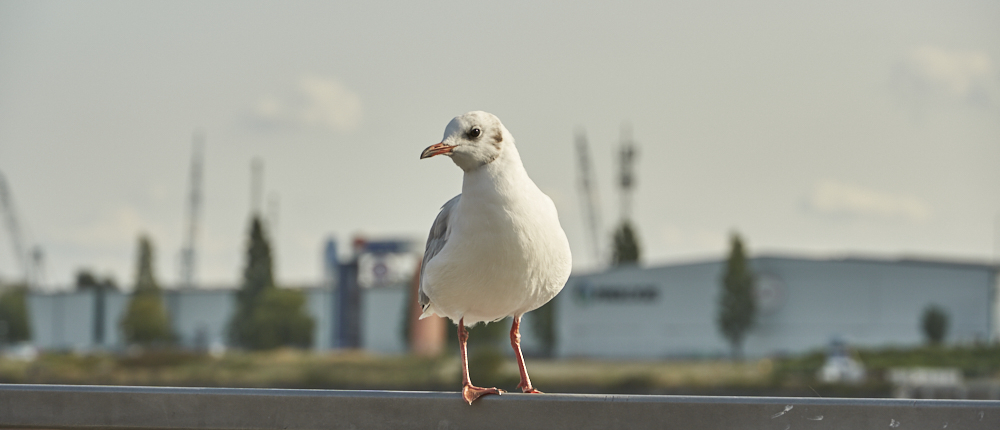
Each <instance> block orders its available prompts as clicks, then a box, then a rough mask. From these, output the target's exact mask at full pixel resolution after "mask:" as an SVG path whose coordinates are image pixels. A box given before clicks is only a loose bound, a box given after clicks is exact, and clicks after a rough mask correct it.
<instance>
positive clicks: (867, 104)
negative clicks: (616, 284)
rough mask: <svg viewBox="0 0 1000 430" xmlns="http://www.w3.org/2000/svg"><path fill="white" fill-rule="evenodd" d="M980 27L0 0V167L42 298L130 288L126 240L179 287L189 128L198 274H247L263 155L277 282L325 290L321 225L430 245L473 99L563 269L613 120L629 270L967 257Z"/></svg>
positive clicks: (895, 15) (996, 143) (952, 11)
mask: <svg viewBox="0 0 1000 430" xmlns="http://www.w3.org/2000/svg"><path fill="white" fill-rule="evenodd" d="M997 22H1000V4H998V3H997V2H993V1H957V2H956V1H950V2H944V1H940V2H937V1H918V2H891V1H874V2H873V1H846V2H837V3H835V4H818V3H815V4H814V3H808V2H806V3H803V2H794V1H762V2H754V3H746V2H697V3H691V2H626V3H623V4H614V5H611V4H605V3H602V2H488V3H476V2H423V3H421V4H411V5H399V4H396V3H394V2H364V4H333V3H329V2H226V1H212V2H124V1H123V2H107V1H89V2H74V1H70V2H51V1H31V2H29V1H0V172H3V174H4V175H5V176H6V178H7V181H8V183H9V185H10V187H11V190H12V192H13V196H14V200H15V203H16V205H17V210H18V212H19V216H20V218H21V222H22V224H23V225H24V227H25V230H26V234H27V236H28V240H29V241H30V242H31V243H33V244H38V245H39V246H41V247H42V248H43V249H44V251H45V255H46V278H47V281H48V284H50V286H52V287H56V286H60V285H67V284H68V283H69V282H71V279H72V277H73V274H74V272H75V271H76V270H77V269H79V268H90V269H92V270H94V271H96V272H98V273H102V274H113V275H114V277H115V278H116V279H117V280H118V281H119V283H123V284H131V282H132V278H133V276H134V273H133V270H134V268H133V265H134V254H135V249H136V236H137V235H138V234H139V233H140V232H148V233H149V234H150V235H151V236H152V237H153V240H154V243H155V245H156V247H157V251H158V258H157V268H158V271H159V275H160V278H161V279H162V281H163V282H164V283H166V284H171V283H173V282H175V281H176V280H177V274H178V264H177V263H178V261H179V260H178V252H179V249H180V246H181V243H182V237H183V231H184V210H185V208H184V201H185V194H186V188H187V186H188V179H187V175H188V169H189V161H190V157H191V136H192V133H193V132H194V131H195V130H203V131H204V133H205V136H206V153H205V154H206V158H205V169H206V170H205V182H204V193H205V204H204V208H203V219H202V225H201V236H200V239H199V248H200V256H199V270H198V273H199V276H198V278H199V279H200V280H201V281H202V282H205V283H212V284H231V283H234V282H235V281H236V279H237V277H238V274H239V272H240V270H241V266H242V264H243V247H244V240H245V239H244V236H245V231H246V229H247V220H248V211H249V206H250V190H249V188H250V186H249V175H250V168H249V166H250V160H251V159H253V158H254V157H260V158H261V159H262V160H263V161H264V165H265V167H264V170H265V173H264V184H265V185H264V188H265V200H268V201H275V202H277V203H276V208H277V210H276V212H275V213H276V214H277V215H276V217H275V220H274V222H273V224H274V228H273V230H274V231H273V235H274V240H275V243H276V253H277V265H278V267H277V274H278V277H279V279H280V280H282V281H284V282H289V283H301V282H315V281H316V280H318V279H319V278H320V274H321V266H320V254H321V251H322V246H323V242H324V240H325V239H326V238H327V237H330V236H334V237H336V238H338V239H339V240H340V241H341V242H344V241H348V240H350V238H351V237H352V236H353V235H355V234H359V233H360V234H365V235H368V236H372V237H412V238H414V239H417V240H421V241H422V240H423V238H424V237H425V235H426V230H427V228H428V227H429V225H430V223H431V221H432V220H433V219H434V216H435V215H436V211H437V208H438V207H440V205H441V204H442V203H444V202H445V201H446V200H447V199H448V198H450V197H451V196H453V195H455V194H457V193H458V192H459V190H460V188H461V171H460V170H459V169H458V168H457V167H455V166H454V165H452V163H450V162H449V161H448V160H446V159H437V158H435V159H430V160H418V159H417V156H418V154H419V152H420V150H421V149H423V148H424V147H426V146H427V145H430V144H432V143H435V142H437V141H438V140H439V139H440V138H441V135H442V132H443V130H444V127H445V125H446V124H447V123H448V121H449V120H450V119H451V118H452V117H454V116H456V115H459V114H461V113H464V112H466V111H469V110H486V111H490V112H493V113H495V114H496V115H498V116H499V117H500V118H501V120H502V121H503V122H504V124H505V125H506V126H507V128H508V129H509V130H510V131H511V132H512V133H513V135H514V137H515V139H516V141H517V145H518V149H519V151H520V153H521V155H522V157H523V159H524V163H525V166H526V168H527V169H528V172H529V174H530V175H531V176H532V177H533V178H534V180H535V182H536V183H538V185H539V186H540V187H541V188H542V189H543V190H544V191H545V192H547V193H548V194H549V195H550V196H551V197H552V198H553V200H554V201H555V202H556V205H557V207H558V209H559V211H560V216H561V219H562V222H563V226H564V228H565V229H566V231H567V233H568V235H569V238H570V241H571V244H572V247H573V251H574V257H575V266H576V267H577V268H578V269H581V270H591V269H593V268H595V267H599V262H597V261H595V259H594V258H593V257H592V254H593V253H592V251H591V248H590V246H591V244H590V242H589V240H588V236H587V233H586V230H585V227H584V221H583V215H582V212H581V210H580V208H581V205H580V201H579V195H578V191H577V186H576V183H577V182H576V181H577V176H576V171H575V169H574V162H575V154H574V152H573V136H574V132H575V130H577V129H579V128H581V127H582V128H583V129H584V130H585V131H586V134H587V136H588V138H589V140H590V143H591V150H592V153H593V156H594V158H595V169H596V174H597V180H598V182H600V183H601V188H600V190H599V192H600V199H601V202H602V203H603V207H602V218H603V221H604V225H605V230H607V231H608V232H607V233H606V234H608V235H609V234H610V229H611V228H612V224H613V223H614V222H616V221H617V217H618V215H617V214H618V208H617V202H618V195H617V193H616V191H615V189H614V188H613V186H612V185H613V180H614V175H615V174H616V171H615V169H616V167H615V166H616V164H615V159H614V156H613V155H614V151H615V149H616V148H615V142H616V141H617V140H618V135H619V129H620V127H621V124H622V123H623V122H628V123H630V124H631V125H632V128H633V135H634V138H635V140H636V141H637V142H638V144H639V146H640V158H639V163H638V166H637V171H638V189H637V192H636V196H635V208H634V215H635V223H636V225H637V228H638V231H639V233H640V238H641V241H642V246H643V249H644V261H645V263H646V264H658V263H664V262H669V261H678V260H688V259H695V258H705V257H710V256H715V255H719V254H720V253H721V252H723V250H724V249H725V247H726V237H727V235H728V234H729V232H731V231H734V230H737V231H739V232H740V233H741V234H743V235H744V236H745V237H746V240H747V242H748V245H749V248H750V250H751V252H758V253H759V252H782V253H804V254H808V255H817V256H831V255H833V256H836V255H844V254H866V255H880V256H890V257H891V256H900V255H921V256H932V257H940V258H949V259H971V260H978V261H985V260H988V259H990V258H993V254H994V243H995V240H996V238H995V234H996V233H995V227H994V226H995V224H996V223H997V222H998V221H997V217H998V215H1000V193H998V192H997V190H998V185H1000V169H997V163H998V162H1000V121H998V118H1000V26H997V25H996V23H997ZM605 243H607V241H605ZM17 274H18V271H17V268H16V266H15V264H14V260H13V256H12V254H11V250H10V246H9V237H8V234H7V231H6V230H0V278H7V279H10V278H13V277H16V276H17Z"/></svg>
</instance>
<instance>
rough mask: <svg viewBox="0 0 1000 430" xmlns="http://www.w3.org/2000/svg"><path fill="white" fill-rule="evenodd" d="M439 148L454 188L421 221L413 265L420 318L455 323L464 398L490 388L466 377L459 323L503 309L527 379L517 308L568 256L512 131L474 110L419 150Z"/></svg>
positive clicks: (548, 202)
mask: <svg viewBox="0 0 1000 430" xmlns="http://www.w3.org/2000/svg"><path fill="white" fill-rule="evenodd" d="M435 155H447V156H449V157H451V159H452V161H454V162H455V164H457V165H458V167H461V168H462V170H463V171H465V176H464V178H463V179H462V194H459V195H457V196H455V197H454V198H452V199H451V200H449V201H448V202H447V203H445V204H444V206H443V207H442V208H441V212H440V213H439V214H438V216H437V218H436V219H435V220H434V224H433V225H432V226H431V231H430V236H429V237H428V238H427V249H426V251H425V252H424V260H423V266H422V268H421V271H420V305H421V306H422V307H423V314H422V315H421V316H420V318H425V317H427V316H430V315H433V314H437V315H440V316H443V317H447V318H449V319H451V320H452V322H455V323H456V324H458V342H459V348H460V352H461V357H462V397H463V398H464V399H465V401H466V402H468V403H469V404H470V405H471V404H472V402H473V401H474V400H476V399H477V398H479V397H480V396H482V395H484V394H500V393H502V392H503V391H502V390H499V389H497V388H495V387H494V388H481V387H477V386H474V385H472V382H471V381H469V366H468V357H467V350H466V341H467V340H468V338H469V333H468V331H466V329H465V328H466V327H467V326H468V327H472V326H474V325H476V324H477V323H480V322H487V323H489V322H495V321H499V320H501V319H504V318H506V317H513V318H514V323H513V325H512V326H511V328H510V345H511V347H512V348H514V353H515V356H516V357H517V365H518V367H519V368H520V371H521V383H520V384H518V385H517V388H520V389H521V391H522V392H525V393H540V391H538V390H536V389H535V388H534V387H532V386H531V380H530V379H528V371H527V370H525V368H524V357H522V355H521V334H520V333H519V331H518V327H519V326H520V324H521V315H524V314H525V313H526V312H530V311H532V310H535V309H538V308H539V307H541V306H542V305H544V304H545V303H547V302H548V301H549V300H551V299H552V298H553V297H555V296H556V294H558V293H559V291H560V290H562V288H563V285H565V284H566V280H567V279H568V278H569V274H570V269H571V266H572V256H571V255H570V250H569V241H568V240H566V233H565V232H563V229H562V226H560V225H559V215H558V214H557V213H556V207H555V205H554V204H553V203H552V199H550V198H549V197H548V196H546V195H545V194H544V193H542V191H541V190H539V189H538V186H537V185H535V183H534V182H532V181H531V178H529V177H528V172H526V171H525V170H524V165H523V164H521V156H520V155H519V154H518V153H517V148H516V147H515V146H514V137H513V136H511V134H510V132H509V131H507V129H506V128H505V127H504V126H503V124H501V123H500V119H499V118H497V117H496V116H494V115H492V114H490V113H486V112H481V111H476V112H469V113H467V114H465V115H462V116H459V117H456V118H455V119H453V120H451V122H450V123H448V127H447V128H445V131H444V139H443V140H442V141H441V143H436V144H434V145H431V146H429V147H427V149H424V151H423V152H422V153H421V154H420V158H421V159H424V158H429V157H433V156H435Z"/></svg>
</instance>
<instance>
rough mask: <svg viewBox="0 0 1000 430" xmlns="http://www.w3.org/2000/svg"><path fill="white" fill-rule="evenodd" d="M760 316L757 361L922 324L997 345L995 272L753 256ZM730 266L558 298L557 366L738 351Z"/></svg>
mask: <svg viewBox="0 0 1000 430" xmlns="http://www.w3.org/2000/svg"><path fill="white" fill-rule="evenodd" d="M749 261H750V267H751V268H752V270H753V271H754V273H755V274H756V275H757V297H758V316H757V320H756V324H755V326H754V327H753V328H752V329H751V330H750V331H749V333H748V334H747V337H746V341H745V344H744V348H745V353H746V355H747V356H750V357H761V356H767V355H774V354H786V353H801V352H805V351H809V350H815V349H819V348H823V347H825V346H826V345H828V344H829V342H830V341H831V340H832V339H835V338H837V339H841V340H844V341H846V342H847V343H848V344H849V345H852V346H873V347H874V346H888V345H897V346H913V345H919V344H921V343H923V342H924V336H923V333H922V330H921V328H920V321H921V318H922V315H923V313H924V311H925V309H926V308H927V307H928V306H931V305H935V306H939V307H940V308H942V309H944V310H945V312H946V313H947V315H948V320H949V325H948V326H949V329H948V332H947V338H946V342H947V343H970V342H986V341H992V340H994V339H996V337H997V333H998V330H997V327H998V325H997V266H995V265H990V264H969V263H954V262H945V261H932V260H911V259H902V260H887V259H874V258H844V259H808V258H799V257H778V256H762V257H757V258H751V259H749ZM725 264H726V262H725V260H711V261H704V262H696V263H689V264H671V265H665V266H660V267H651V268H643V267H626V268H619V269H612V270H608V271H605V272H602V273H595V274H591V275H582V276H574V277H572V278H570V281H569V282H568V283H567V285H566V288H565V289H564V290H563V292H562V293H561V294H560V295H559V296H558V297H557V300H558V302H557V304H556V305H557V306H556V310H557V317H556V321H557V323H556V327H557V333H556V339H558V341H557V344H556V355H557V356H560V357H607V358H642V359H653V358H663V357H706V356H721V355H725V354H728V353H729V345H728V343H727V342H726V340H725V338H724V337H723V336H722V335H721V334H720V331H719V330H718V326H717V324H716V318H717V314H718V303H719V296H720V293H721V286H720V284H721V279H722V276H723V272H724V270H725Z"/></svg>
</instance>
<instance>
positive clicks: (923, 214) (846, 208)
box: [806, 180, 931, 223]
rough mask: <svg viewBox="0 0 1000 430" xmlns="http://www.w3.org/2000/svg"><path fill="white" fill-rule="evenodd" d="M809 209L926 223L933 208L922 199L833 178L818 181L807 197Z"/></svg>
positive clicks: (853, 215) (841, 214)
mask: <svg viewBox="0 0 1000 430" xmlns="http://www.w3.org/2000/svg"><path fill="white" fill-rule="evenodd" d="M806 204H807V206H808V207H809V209H811V210H813V211H816V212H819V213H822V214H828V215H838V216H850V217H858V218H871V219H879V220H886V221H892V220H904V221H909V222H913V223H922V222H925V221H927V220H929V219H930V218H931V209H930V207H929V206H928V205H927V203H925V202H923V201H922V200H920V199H918V198H916V197H912V196H907V195H896V194H890V193H885V192H881V191H876V190H872V189H868V188H864V187H860V186H857V185H850V184H844V183H840V182H836V181H832V180H824V181H821V182H819V183H817V184H816V185H815V186H814V187H813V189H812V190H811V191H810V193H809V195H808V196H807V198H806Z"/></svg>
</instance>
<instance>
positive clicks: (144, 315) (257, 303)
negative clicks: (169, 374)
mask: <svg viewBox="0 0 1000 430" xmlns="http://www.w3.org/2000/svg"><path fill="white" fill-rule="evenodd" d="M78 278H79V279H78V281H80V280H83V281H84V282H83V283H81V286H89V287H88V288H94V287H93V285H97V286H102V285H110V286H111V287H113V286H114V283H113V282H110V281H104V282H103V283H102V282H98V281H96V280H92V278H93V276H91V275H81V276H79V277H78ZM78 283H79V282H78ZM305 302H306V300H305V295H304V294H303V293H302V292H301V291H296V290H289V289H283V288H278V287H277V286H276V285H275V282H274V265H273V259H272V252H271V245H270V242H269V240H268V238H267V235H266V232H265V230H264V225H263V223H262V222H261V220H260V217H258V216H254V217H253V218H252V219H251V223H250V232H249V238H248V241H247V263H246V267H245V268H244V270H243V279H242V285H241V287H240V290H239V292H238V293H237V295H236V312H235V314H234V315H233V318H232V320H230V323H229V333H228V334H229V339H230V341H231V343H232V344H233V345H235V346H239V347H242V348H246V349H270V348H277V347H280V346H295V347H309V346H311V344H312V333H313V329H314V328H315V321H314V320H313V318H312V317H311V316H309V314H308V313H307V312H306V309H305ZM119 325H120V327H121V330H122V333H123V334H124V336H125V341H126V342H127V343H128V344H134V345H143V346H153V347H156V346H167V345H171V344H173V343H175V342H176V341H177V335H176V333H174V332H173V330H172V329H171V324H170V317H169V315H168V313H167V310H166V307H165V306H164V303H163V294H162V290H161V288H160V286H159V283H158V282H157V281H156V276H155V274H154V272H153V244H152V241H151V240H150V239H149V237H148V236H145V235H142V236H140V238H139V253H138V259H137V267H136V282H135V291H134V292H133V294H132V298H131V299H130V301H129V304H128V308H127V309H126V311H125V314H124V316H123V317H122V319H121V321H120V323H119Z"/></svg>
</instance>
